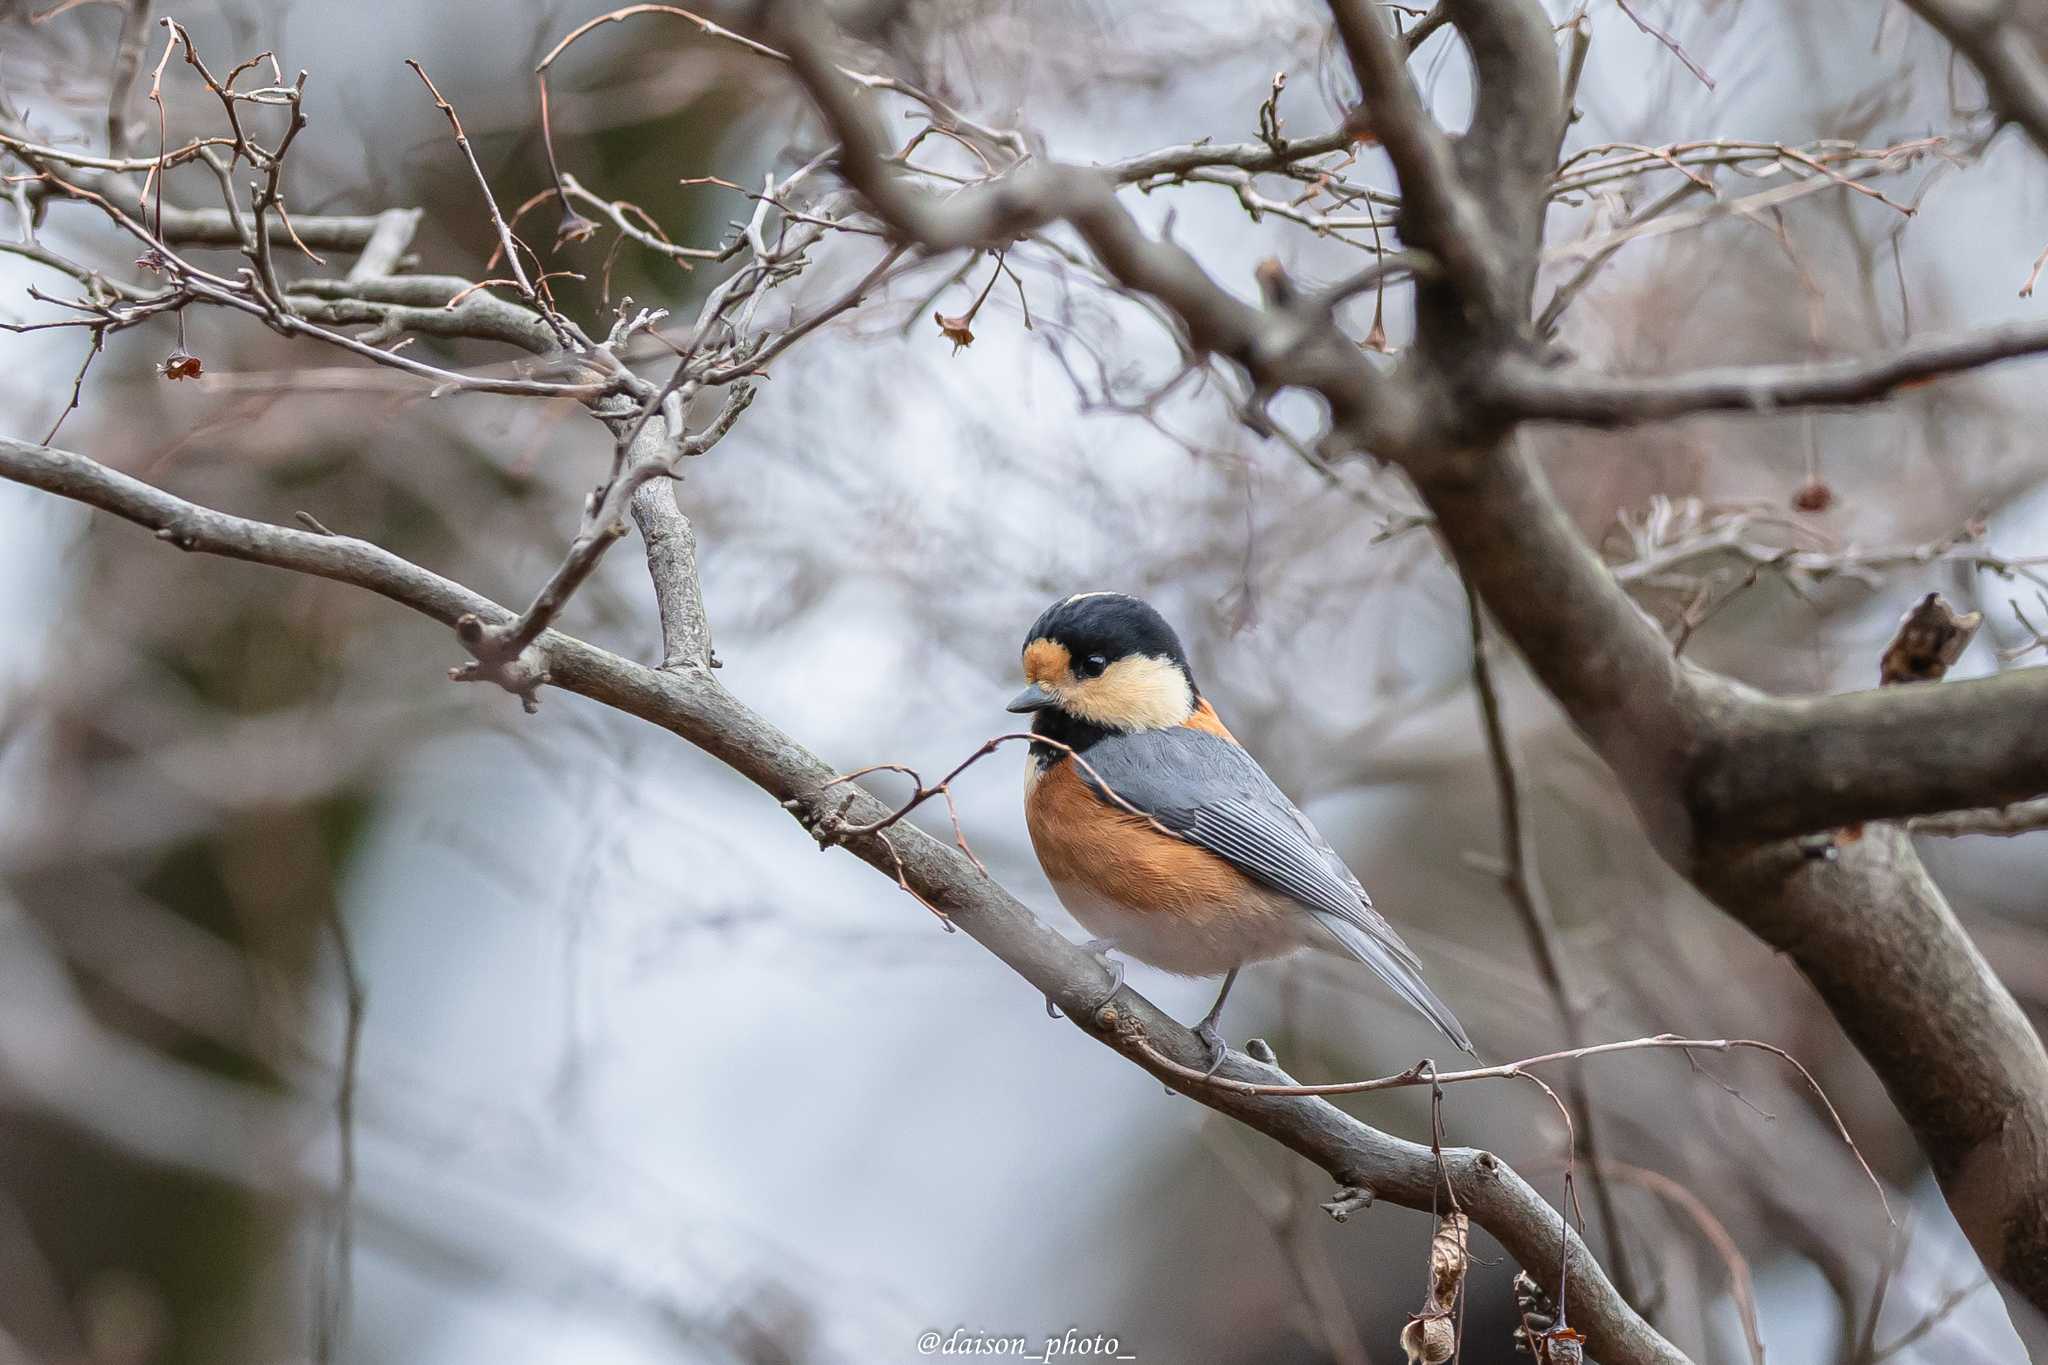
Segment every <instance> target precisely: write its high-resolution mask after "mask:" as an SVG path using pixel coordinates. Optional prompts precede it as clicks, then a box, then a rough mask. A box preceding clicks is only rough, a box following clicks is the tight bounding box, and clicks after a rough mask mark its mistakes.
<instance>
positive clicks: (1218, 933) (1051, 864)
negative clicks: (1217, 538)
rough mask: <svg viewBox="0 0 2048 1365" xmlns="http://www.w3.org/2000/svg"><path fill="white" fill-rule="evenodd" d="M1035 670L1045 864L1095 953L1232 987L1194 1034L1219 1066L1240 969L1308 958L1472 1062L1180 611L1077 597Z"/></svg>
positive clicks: (1060, 610) (1031, 805)
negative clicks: (1230, 711) (1237, 714)
mask: <svg viewBox="0 0 2048 1365" xmlns="http://www.w3.org/2000/svg"><path fill="white" fill-rule="evenodd" d="M1024 676H1025V679H1026V680H1027V681H1028V683H1029V684H1030V685H1029V686H1027V687H1026V688H1025V689H1024V690H1023V691H1022V692H1020V693H1019V694H1018V695H1017V697H1016V699H1015V700H1013V701H1012V702H1011V703H1010V705H1009V709H1010V710H1011V711H1015V712H1020V713H1028V714H1030V715H1031V716H1032V723H1031V732H1032V734H1033V735H1034V736H1037V738H1036V739H1034V740H1033V741H1032V744H1031V755H1030V760H1029V764H1030V766H1029V768H1028V770H1027V772H1026V775H1025V794H1024V817H1025V822H1026V824H1027V825H1029V827H1030V830H1031V843H1032V846H1033V847H1034V848H1035V849H1036V850H1037V852H1038V862H1039V865H1040V866H1041V867H1043V868H1044V869H1045V875H1046V878H1047V880H1049V881H1050V882H1051V883H1052V886H1053V890H1054V891H1055V892H1056V893H1057V894H1058V896H1059V898H1060V902H1061V904H1063V905H1065V906H1066V907H1067V910H1068V911H1069V912H1070V913H1071V914H1072V915H1073V916H1074V918H1075V919H1076V920H1079V921H1080V923H1081V925H1082V927H1083V928H1085V929H1087V930H1088V932H1089V933H1091V934H1094V935H1096V937H1095V938H1094V939H1093V940H1092V941H1091V942H1089V943H1088V944H1086V945H1085V946H1086V947H1087V949H1088V951H1090V952H1093V953H1097V954H1107V953H1108V952H1110V951H1112V950H1114V951H1117V952H1121V953H1124V954H1126V955H1128V956H1130V957H1133V958H1136V959H1137V960H1138V961H1140V962H1147V963H1150V964H1151V965H1153V966H1155V967H1160V968H1163V969H1164V970H1166V971H1169V972H1173V973H1175V974H1176V975H1180V976H1215V975H1218V974H1219V973H1220V974H1221V975H1222V977H1223V989H1222V990H1221V991H1220V992H1218V994H1217V996H1216V1003H1215V1005H1214V1006H1212V1007H1211V1008H1210V1010H1209V1013H1208V1014H1207V1015H1206V1016H1205V1017H1204V1018H1203V1020H1202V1022H1201V1023H1200V1024H1199V1025H1197V1026H1196V1029H1195V1033H1196V1036H1197V1037H1199V1038H1200V1039H1201V1040H1202V1043H1203V1045H1204V1046H1205V1047H1207V1048H1208V1049H1209V1054H1210V1058H1211V1063H1210V1070H1211V1071H1214V1070H1215V1068H1216V1067H1217V1066H1218V1065H1220V1064H1221V1063H1222V1060H1223V1056H1224V1052H1225V1050H1226V1047H1225V1044H1224V1041H1223V1035H1222V1033H1221V1032H1220V1031H1219V1030H1218V1029H1217V1026H1216V1021H1217V1018H1218V1017H1219V1016H1220V1015H1221V1014H1222V1013H1223V1002H1224V1000H1225V999H1227V998H1228V997H1229V995H1230V988H1231V986H1232V985H1233V984H1235V982H1236V981H1237V974H1238V971H1239V969H1241V968H1242V967H1243V966H1244V965H1245V964H1246V963H1250V962H1260V961H1264V960H1265V959H1267V958H1272V957H1278V956H1280V955H1282V954H1284V953H1288V952H1292V951H1293V950H1294V949H1296V948H1301V947H1315V948H1321V949H1323V950H1325V951H1327V952H1330V953H1334V954H1336V955H1338V956H1340V957H1347V958H1350V959H1353V960H1355V961H1358V962H1363V963H1364V964H1365V965H1366V966H1368V967H1370V968H1372V969H1373V970H1374V971H1375V972H1377V973H1379V976H1380V978H1381V979H1382V980H1383V981H1385V982H1386V983H1387V984H1388V985H1390V986H1392V987H1393V988H1394V990H1395V992H1396V993H1397V994H1399V995H1400V997H1401V998H1402V999H1403V1000H1406V1001H1407V1002H1408V1003H1409V1004H1411V1005H1413V1006H1414V1007H1415V1008H1416V1009H1418V1010H1420V1011H1421V1012H1422V1013H1423V1014H1424V1015H1426V1016H1428V1018H1429V1021H1430V1022H1431V1023H1433V1024H1435V1025H1436V1026H1437V1027H1438V1028H1439V1029H1442V1030H1443V1032H1444V1033H1445V1035H1446V1036H1448V1037H1449V1038H1450V1040H1451V1041H1452V1042H1454V1043H1456V1044H1457V1045H1458V1046H1459V1047H1460V1048H1462V1049H1464V1050H1465V1051H1466V1052H1471V1051H1472V1050H1473V1049H1472V1041H1471V1039H1470V1038H1468V1037H1467V1036H1466V1035H1465V1030H1464V1029H1463V1028H1462V1027H1460V1026H1459V1024H1458V1020H1457V1018H1456V1016H1454V1015H1453V1014H1452V1013H1451V1011H1450V1009H1449V1008H1448V1007H1447V1006H1446V1005H1445V1004H1444V1002H1443V1001H1441V1000H1439V999H1438V998H1437V996H1436V993H1435V992H1434V991H1432V990H1430V988H1429V986H1428V985H1427V984H1426V983H1425V982H1424V981H1423V979H1422V967H1421V964H1420V963H1418V962H1417V961H1416V960H1415V954H1414V953H1412V952H1410V951H1409V948H1408V945H1407V944H1405V943H1403V942H1402V941H1401V938H1400V935H1398V934H1396V933H1395V932H1394V929H1393V926H1392V925H1390V924H1388V923H1387V921H1386V920H1385V919H1383V918H1382V917H1381V916H1380V913H1379V912H1378V911H1377V910H1374V909H1373V907H1372V898H1371V897H1369V896H1367V895H1366V894H1365V888H1364V887H1362V886H1360V885H1359V884H1358V878H1357V877H1355V876H1353V875H1352V874H1351V870H1350V869H1349V868H1347V867H1346V866H1345V865H1344V860H1343V859H1341V858H1339V857H1338V856H1337V854H1336V851H1335V850H1333V849H1332V848H1331V847H1330V845H1329V843H1328V841H1326V840H1325V839H1324V838H1323V836H1322V835H1320V834H1318V833H1317V832H1316V828H1315V826H1314V825H1311V824H1310V823H1309V821H1308V817H1307V816H1305V815H1303V814H1302V813H1301V812H1300V811H1299V810H1297V809H1295V806H1294V803H1293V802H1292V801H1289V800H1288V799H1287V798H1286V796H1284V795H1283V794H1282V793H1281V791H1280V788H1279V787H1277V786H1275V785H1274V783H1273V779H1272V778H1270V777H1268V776H1266V772H1265V769H1263V768H1261V767H1260V766H1259V764H1258V760H1256V759H1254V758H1253V757H1252V756H1251V755H1250V754H1249V753H1247V752H1245V750H1244V748H1243V746H1241V745H1240V744H1238V742H1237V740H1236V738H1235V737H1234V736H1232V735H1231V733H1230V731H1229V730H1228V729H1226V728H1225V727H1224V725H1223V722H1222V721H1221V720H1219V719H1218V718H1217V716H1216V710H1215V708H1214V707H1212V706H1211V705H1210V704H1209V702H1208V701H1207V699H1205V698H1204V697H1203V696H1202V692H1201V689H1200V688H1199V687H1198V686H1196V684H1195V675H1194V670H1193V669H1192V668H1190V667H1189V665H1188V657H1187V653H1186V651H1185V650H1183V649H1182V648H1181V643H1180V637H1179V636H1177V635H1175V634H1174V631H1173V627H1172V626H1170V625H1168V624H1167V622H1166V618H1165V617H1163V616H1161V615H1160V614H1159V613H1158V612H1157V611H1155V610H1153V609H1152V607H1150V606H1149V605H1147V604H1146V603H1144V602H1141V601H1139V600H1138V599H1137V598H1135V597H1127V596H1125V595H1124V594H1122V593H1111V592H1088V593H1080V594H1077V595H1076V596H1073V597H1067V598H1062V599H1061V600H1060V601H1058V602H1055V603H1053V604H1052V605H1051V606H1050V607H1047V608H1046V609H1045V612H1044V613H1043V614H1042V615H1041V616H1040V617H1039V618H1038V620H1037V622H1036V623H1035V624H1034V625H1033V626H1032V627H1031V632H1030V634H1029V635H1027V636H1026V637H1025V642H1024ZM1075 756H1079V758H1080V759H1082V760H1084V762H1076V761H1075ZM1105 788H1106V789H1107V790H1105ZM1111 966H1112V970H1115V971H1116V972H1117V974H1118V978H1119V980H1121V976H1122V971H1121V968H1120V967H1119V966H1118V965H1117V964H1116V963H1115V962H1114V961H1112V962H1111Z"/></svg>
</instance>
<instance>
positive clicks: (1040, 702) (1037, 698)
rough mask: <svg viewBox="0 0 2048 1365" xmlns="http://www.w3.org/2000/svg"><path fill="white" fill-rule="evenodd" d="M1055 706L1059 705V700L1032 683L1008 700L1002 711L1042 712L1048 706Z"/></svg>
mask: <svg viewBox="0 0 2048 1365" xmlns="http://www.w3.org/2000/svg"><path fill="white" fill-rule="evenodd" d="M1057 705H1059V698H1057V697H1055V696H1053V694H1052V693H1050V692H1048V691H1046V690H1045V689H1044V688H1043V687H1040V686H1039V685H1038V684H1037V683H1033V684H1031V686H1029V687H1027V688H1025V689H1024V690H1023V691H1022V692H1019V693H1018V694H1017V695H1016V696H1014V697H1012V698H1010V704H1009V705H1008V706H1006V707H1004V708H1003V709H1004V710H1005V711H1018V712H1025V711H1043V710H1045V709H1046V708H1047V707H1049V706H1057Z"/></svg>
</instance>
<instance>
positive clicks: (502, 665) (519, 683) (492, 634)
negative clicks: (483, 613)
mask: <svg viewBox="0 0 2048 1365" xmlns="http://www.w3.org/2000/svg"><path fill="white" fill-rule="evenodd" d="M514 629H515V627H514V626H512V625H510V624H507V625H496V626H494V625H491V624H489V623H488V622H486V621H485V620H484V619H483V618H482V617H480V616H478V615H476V614H475V613H474V612H468V613H465V614H463V615H462V616H460V617H458V618H457V619H456V622H455V635H456V638H457V639H459V640H461V641H462V643H463V644H464V645H465V646H466V647H467V648H468V649H469V652H470V653H472V654H474V655H475V656H476V658H475V659H473V660H471V661H470V662H469V663H466V664H457V665H456V666H455V667H453V668H451V669H449V670H448V681H450V682H488V683H496V684H497V685H498V686H499V687H502V688H504V689H505V690H506V691H507V692H510V693H511V694H512V695H513V696H515V697H517V698H519V703H520V705H521V706H523V707H524V708H525V709H526V713H527V714H528V715H532V714H533V713H534V712H536V711H538V710H540V689H541V687H542V686H543V685H545V684H547V683H551V682H553V681H554V678H553V677H551V676H550V675H549V673H548V661H547V654H546V652H545V651H544V650H543V649H542V648H541V647H540V645H539V644H538V643H532V644H523V645H516V646H509V647H508V643H507V637H508V636H510V635H511V634H512V632H513V630H514Z"/></svg>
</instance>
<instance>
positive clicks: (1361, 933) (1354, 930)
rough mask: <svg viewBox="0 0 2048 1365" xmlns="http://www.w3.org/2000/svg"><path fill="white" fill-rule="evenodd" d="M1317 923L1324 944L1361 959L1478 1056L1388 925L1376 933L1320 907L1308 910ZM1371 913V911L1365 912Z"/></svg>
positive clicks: (1397, 992) (1413, 955)
mask: <svg viewBox="0 0 2048 1365" xmlns="http://www.w3.org/2000/svg"><path fill="white" fill-rule="evenodd" d="M1310 913H1311V914H1313V915H1314V916H1315V920H1316V923H1317V924H1318V925H1319V926H1321V928H1322V929H1323V931H1324V933H1325V934H1326V935H1327V942H1326V943H1325V945H1324V946H1326V947H1329V948H1331V949H1332V950H1333V951H1335V952H1337V953H1339V954H1340V955H1342V956H1344V957H1348V958H1353V959H1355V960H1357V961H1359V962H1363V963H1364V964H1365V965H1366V966H1368V967H1370V968H1372V969H1373V971H1375V972H1377V973H1378V974H1379V977H1380V980H1382V981H1384V982H1386V983H1387V984H1388V985H1389V986H1392V987H1393V988H1394V992H1395V993H1396V994H1397V995H1399V996H1400V997H1401V998H1402V999H1403V1000H1406V1001H1407V1002H1408V1003H1409V1004H1411V1005H1413V1006H1414V1007H1415V1008H1416V1009H1418V1010H1420V1011H1421V1012H1422V1014H1423V1015H1424V1017H1426V1018H1427V1019H1428V1020H1429V1022H1430V1023H1432V1024H1435V1025H1436V1026H1437V1027H1438V1028H1440V1029H1442V1030H1443V1033H1444V1036H1445V1037H1446V1038H1449V1039H1450V1040H1451V1041H1452V1042H1454V1043H1456V1044H1457V1045H1458V1047H1459V1048H1460V1049H1461V1050H1463V1051H1465V1052H1468V1053H1471V1054H1472V1055H1473V1056H1474V1057H1477V1056H1478V1055H1479V1052H1478V1050H1477V1049H1476V1048H1474V1047H1473V1046H1472V1039H1471V1038H1470V1037H1468V1036H1467V1035H1466V1033H1465V1026H1464V1025H1463V1024H1460V1023H1459V1022H1458V1016H1457V1015H1455V1014H1452V1013H1451V1007H1450V1006H1449V1005H1446V1004H1445V1003H1444V1002H1443V1001H1442V1000H1439V999H1438V998H1437V994H1436V992H1435V991H1433V990H1431V989H1430V988H1429V983H1428V982H1427V981H1424V980H1423V979H1422V964H1421V963H1420V962H1417V961H1416V960H1415V954H1414V953H1412V952H1410V951H1409V949H1408V945H1407V944H1405V943H1403V942H1402V941H1401V940H1400V938H1399V937H1398V936H1397V935H1396V934H1395V933H1394V931H1393V930H1392V929H1391V928H1387V929H1383V930H1380V931H1378V932H1375V931H1374V930H1372V929H1368V928H1365V927H1363V926H1361V925H1357V924H1353V923H1352V922H1351V921H1350V920H1346V919H1339V918H1338V917H1337V916H1335V915H1332V914H1327V913H1325V912H1324V911H1321V910H1313V911H1310ZM1366 913H1367V914H1371V913H1372V912H1371V911H1367V912H1366Z"/></svg>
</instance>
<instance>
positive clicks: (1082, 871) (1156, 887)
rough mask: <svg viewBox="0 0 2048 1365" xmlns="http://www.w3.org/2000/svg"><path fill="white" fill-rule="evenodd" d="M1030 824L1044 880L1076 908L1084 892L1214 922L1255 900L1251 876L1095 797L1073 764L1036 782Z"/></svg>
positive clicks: (1028, 802) (1027, 809) (1028, 804)
mask: <svg viewBox="0 0 2048 1365" xmlns="http://www.w3.org/2000/svg"><path fill="white" fill-rule="evenodd" d="M1211 714H1212V715H1213V713H1211ZM1024 819H1025V824H1026V825H1027V826H1029V828H1030V830H1031V844H1032V847H1033V848H1035V849H1036V850H1037V851H1038V862H1039V865H1040V866H1041V867H1043V868H1044V869H1045V875H1046V880H1048V881H1050V882H1051V883H1052V884H1053V888H1054V889H1055V890H1057V891H1058V892H1059V893H1060V897H1061V899H1062V900H1064V901H1066V902H1068V904H1069V907H1070V908H1075V907H1076V905H1077V899H1078V898H1077V896H1076V895H1075V894H1074V893H1077V892H1078V893H1080V896H1081V897H1097V898H1100V899H1102V900H1105V901H1109V902H1111V903H1113V904H1115V905H1118V906H1121V907H1123V908H1125V909H1129V910H1135V911H1141V912H1145V913H1148V914H1162V915H1168V916H1172V917H1176V918H1185V919H1190V920H1208V919H1212V918H1215V917H1218V916H1224V915H1229V914H1232V913H1234V912H1235V911H1236V909H1237V908H1238V907H1240V906H1242V905H1244V903H1245V902H1246V901H1247V900H1248V899H1250V898H1253V897H1255V896H1256V895H1257V891H1258V888H1257V886H1256V884H1255V883H1254V882H1253V881H1252V880H1251V878H1249V877H1247V876H1245V875H1244V874H1243V873H1242V872H1239V871H1238V870H1237V869H1236V868H1234V867H1232V866H1231V865H1230V864H1229V863H1227V862H1225V861H1224V860H1223V859H1221V858H1219V857H1217V856H1216V855H1215V854H1213V853H1211V852H1209V851H1208V850H1206V849H1202V848H1197V847H1195V846H1194V845H1193V844H1190V843H1188V842H1186V841H1185V840H1182V839H1178V838H1175V837H1174V836H1173V835H1171V834H1168V833H1166V832H1165V831H1163V830H1161V829H1160V828H1159V827H1158V826H1157V825H1155V824H1154V823H1153V822H1152V821H1151V820H1149V819H1147V818H1145V817H1144V816H1141V815H1134V814H1132V813H1131V812H1130V811H1127V810H1124V809H1123V808H1122V807H1120V806H1117V805H1115V804H1114V803H1112V802H1108V801H1104V800H1102V799H1101V798H1099V797H1097V796H1096V795H1095V794H1094V793H1093V792H1091V791H1090V790H1089V789H1088V787H1087V785H1086V783H1084V782H1083V781H1082V779H1081V774H1080V772H1079V771H1078V769H1077V768H1076V766H1075V763H1074V761H1073V760H1072V759H1063V760H1061V761H1060V762H1057V763H1055V764H1053V765H1052V767H1051V768H1049V769H1047V770H1046V771H1045V772H1043V773H1041V774H1039V775H1038V776H1037V777H1036V779H1035V780H1034V781H1033V783H1032V787H1031V791H1030V794H1029V796H1028V797H1027V798H1026V799H1025V802H1024Z"/></svg>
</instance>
